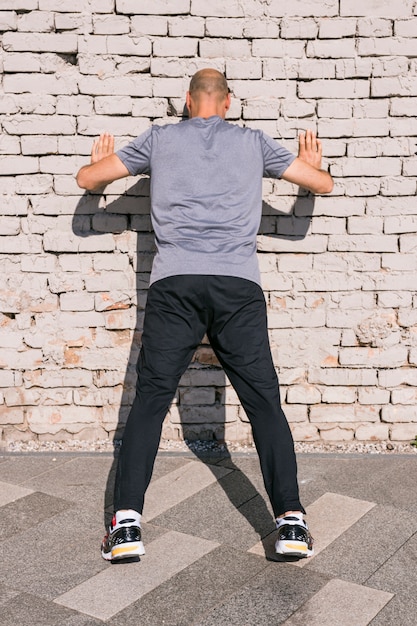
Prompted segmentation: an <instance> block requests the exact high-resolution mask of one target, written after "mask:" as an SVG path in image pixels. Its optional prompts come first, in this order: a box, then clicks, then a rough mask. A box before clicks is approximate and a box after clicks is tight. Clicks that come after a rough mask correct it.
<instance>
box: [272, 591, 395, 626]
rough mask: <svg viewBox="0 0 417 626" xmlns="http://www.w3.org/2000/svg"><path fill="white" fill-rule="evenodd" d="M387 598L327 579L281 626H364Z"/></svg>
mask: <svg viewBox="0 0 417 626" xmlns="http://www.w3.org/2000/svg"><path fill="white" fill-rule="evenodd" d="M391 598H392V594H391V593H387V592H385V591H378V590H376V589H371V588H369V587H363V586H361V585H355V584H354V583H350V582H346V581H345V580H338V579H334V580H330V581H329V582H328V583H327V585H325V586H324V587H323V588H322V589H320V591H319V592H318V593H316V594H315V595H314V596H313V597H312V598H310V600H308V602H306V603H305V604H304V605H303V606H302V607H300V608H299V609H298V611H296V613H294V615H292V616H291V617H290V618H289V619H288V620H286V621H285V622H284V624H283V626H305V625H306V624H308V626H335V624H337V626H352V624H354V625H355V626H367V625H368V624H369V622H370V621H371V620H372V619H373V618H374V617H375V615H377V614H378V613H379V611H381V609H382V608H383V607H384V606H385V605H386V604H387V602H389V601H390V600H391Z"/></svg>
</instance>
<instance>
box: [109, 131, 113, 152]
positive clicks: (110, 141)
mask: <svg viewBox="0 0 417 626" xmlns="http://www.w3.org/2000/svg"><path fill="white" fill-rule="evenodd" d="M109 152H111V154H113V152H114V136H113V135H109Z"/></svg>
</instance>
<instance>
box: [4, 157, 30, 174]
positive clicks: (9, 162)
mask: <svg viewBox="0 0 417 626" xmlns="http://www.w3.org/2000/svg"><path fill="white" fill-rule="evenodd" d="M0 171H1V173H2V175H3V176H7V175H8V174H12V175H13V174H32V173H37V172H39V160H38V159H37V158H36V157H25V156H4V155H0Z"/></svg>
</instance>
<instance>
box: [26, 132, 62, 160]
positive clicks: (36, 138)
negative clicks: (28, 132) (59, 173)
mask: <svg viewBox="0 0 417 626" xmlns="http://www.w3.org/2000/svg"><path fill="white" fill-rule="evenodd" d="M21 147H22V154H24V155H31V154H33V155H40V154H49V153H55V152H57V150H58V140H57V138H56V137H48V136H44V135H32V136H24V137H22V138H21Z"/></svg>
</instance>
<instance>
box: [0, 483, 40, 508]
mask: <svg viewBox="0 0 417 626" xmlns="http://www.w3.org/2000/svg"><path fill="white" fill-rule="evenodd" d="M31 493H33V489H28V488H27V487H21V486H20V485H15V484H13V483H4V482H0V507H1V506H4V505H5V504H9V503H10V502H15V501H16V500H18V499H19V498H24V497H25V496H28V495H29V494H31Z"/></svg>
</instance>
